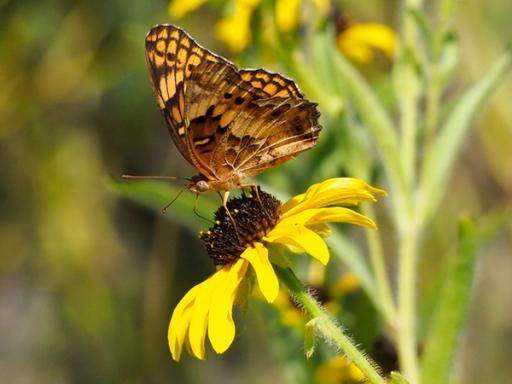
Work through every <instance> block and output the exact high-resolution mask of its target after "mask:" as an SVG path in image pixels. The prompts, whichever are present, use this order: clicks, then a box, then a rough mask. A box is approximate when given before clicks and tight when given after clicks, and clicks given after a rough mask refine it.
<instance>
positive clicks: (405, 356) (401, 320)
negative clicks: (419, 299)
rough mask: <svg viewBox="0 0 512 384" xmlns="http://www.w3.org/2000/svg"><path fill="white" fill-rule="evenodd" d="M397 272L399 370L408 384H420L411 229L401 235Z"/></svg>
mask: <svg viewBox="0 0 512 384" xmlns="http://www.w3.org/2000/svg"><path fill="white" fill-rule="evenodd" d="M399 247H400V250H399V262H400V265H399V271H398V327H397V328H398V329H397V346H398V357H399V361H400V368H401V371H402V372H403V374H404V376H405V377H407V379H408V380H409V381H410V382H411V383H412V384H418V383H419V382H420V381H419V380H420V379H419V378H420V372H419V362H418V351H417V344H416V303H415V299H416V264H417V259H418V230H417V228H416V226H415V225H411V226H410V227H409V230H408V231H407V232H405V233H402V234H401V238H400V246H399Z"/></svg>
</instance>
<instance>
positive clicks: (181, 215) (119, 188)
mask: <svg viewBox="0 0 512 384" xmlns="http://www.w3.org/2000/svg"><path fill="white" fill-rule="evenodd" d="M107 186H108V188H110V189H111V190H112V191H113V192H115V193H117V194H118V195H119V196H121V197H125V198H127V199H129V200H132V201H134V202H136V203H138V204H140V205H142V206H144V207H146V208H149V209H150V210H153V211H161V210H162V208H163V207H165V206H166V205H167V204H169V203H170V202H171V200H172V199H173V198H174V197H175V196H176V195H177V194H178V193H180V191H183V194H182V195H181V196H179V197H178V198H177V199H176V201H174V203H173V204H172V205H171V206H170V207H169V209H168V210H167V211H166V213H165V217H167V218H169V219H171V220H176V221H178V222H180V223H182V224H184V225H186V226H188V227H189V228H191V229H193V230H197V229H200V228H205V227H209V226H210V225H209V224H208V222H207V221H206V220H203V219H201V218H200V217H198V216H197V215H195V214H194V211H193V209H194V206H197V210H198V211H199V213H200V214H201V215H202V216H205V217H207V218H208V219H211V218H212V217H213V212H215V210H216V209H217V208H218V207H219V206H220V205H221V204H222V202H221V201H220V199H218V198H217V199H214V198H213V197H214V196H212V195H211V194H208V196H206V195H205V196H203V195H201V196H199V200H198V201H197V203H196V196H195V194H193V193H190V192H188V191H186V190H185V191H184V190H183V187H176V186H174V185H172V184H169V183H165V182H161V181H155V180H137V181H126V180H119V181H117V180H109V181H108V184H107ZM215 200H217V201H218V202H217V203H215Z"/></svg>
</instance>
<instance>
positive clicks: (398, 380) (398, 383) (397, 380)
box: [390, 371, 409, 384]
mask: <svg viewBox="0 0 512 384" xmlns="http://www.w3.org/2000/svg"><path fill="white" fill-rule="evenodd" d="M390 379H391V384H409V382H408V381H407V380H406V379H405V377H403V376H402V375H401V374H400V373H398V372H396V371H393V372H391V375H390Z"/></svg>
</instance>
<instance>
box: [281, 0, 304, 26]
mask: <svg viewBox="0 0 512 384" xmlns="http://www.w3.org/2000/svg"><path fill="white" fill-rule="evenodd" d="M300 4H301V0H277V1H276V20H277V25H278V26H279V28H280V29H281V30H282V31H283V32H290V31H291V30H292V29H293V28H295V26H296V25H297V24H298V22H299V15H300Z"/></svg>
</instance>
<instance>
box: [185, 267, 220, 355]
mask: <svg viewBox="0 0 512 384" xmlns="http://www.w3.org/2000/svg"><path fill="white" fill-rule="evenodd" d="M224 275H225V269H224V268H222V269H219V270H218V271H217V272H215V273H214V274H213V275H212V276H210V278H208V280H206V281H204V282H203V284H202V287H201V290H199V291H198V293H197V297H196V300H195V302H194V308H193V309H192V319H191V320H190V326H189V330H188V341H189V343H190V348H191V350H192V354H193V355H194V356H195V357H197V358H198V359H201V360H203V359H204V355H205V348H204V339H205V336H206V329H207V327H208V312H209V311H210V307H211V305H212V299H213V296H212V292H213V291H215V289H216V288H217V286H218V285H219V284H222V277H224Z"/></svg>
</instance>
